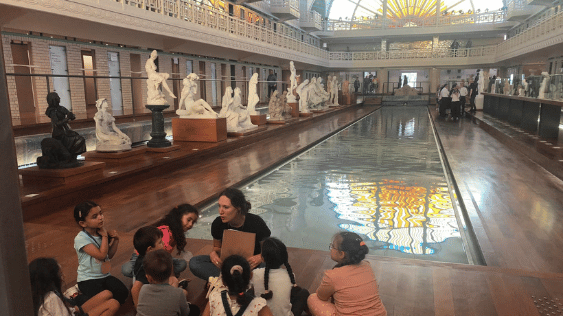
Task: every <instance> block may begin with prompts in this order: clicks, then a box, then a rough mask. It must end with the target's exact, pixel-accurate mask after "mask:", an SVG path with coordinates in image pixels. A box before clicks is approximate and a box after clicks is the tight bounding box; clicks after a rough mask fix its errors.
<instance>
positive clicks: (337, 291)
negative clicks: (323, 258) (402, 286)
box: [307, 232, 387, 316]
mask: <svg viewBox="0 0 563 316" xmlns="http://www.w3.org/2000/svg"><path fill="white" fill-rule="evenodd" d="M368 251H369V248H368V247H367V245H366V243H365V242H364V241H363V240H362V238H360V236H358V234H355V233H351V232H340V233H338V234H336V235H334V238H333V239H332V243H331V245H330V258H331V259H332V260H334V261H336V263H337V264H336V266H335V267H334V268H333V269H332V270H327V271H325V273H324V276H323V279H322V281H321V285H319V288H318V289H317V293H315V294H311V296H309V299H308V301H307V303H308V305H309V311H310V312H311V314H313V316H316V315H362V316H385V315H387V311H386V310H385V306H383V303H381V299H380V298H379V292H378V289H377V282H376V280H375V274H374V273H373V270H372V268H371V265H370V264H369V262H367V261H364V258H365V257H366V254H367V253H368ZM331 298H332V301H333V302H334V303H332V302H331Z"/></svg>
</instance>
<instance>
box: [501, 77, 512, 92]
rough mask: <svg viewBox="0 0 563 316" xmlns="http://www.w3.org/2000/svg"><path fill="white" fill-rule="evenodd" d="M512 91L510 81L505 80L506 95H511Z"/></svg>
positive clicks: (504, 89) (504, 90)
mask: <svg viewBox="0 0 563 316" xmlns="http://www.w3.org/2000/svg"><path fill="white" fill-rule="evenodd" d="M511 91H512V88H511V87H510V83H509V82H508V80H506V81H505V82H504V88H503V91H502V92H504V94H505V95H510V92H511Z"/></svg>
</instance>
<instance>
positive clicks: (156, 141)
mask: <svg viewBox="0 0 563 316" xmlns="http://www.w3.org/2000/svg"><path fill="white" fill-rule="evenodd" d="M145 107H146V108H147V109H149V110H151V112H152V132H151V140H149V142H148V143H147V147H149V148H163V147H170V146H172V143H171V142H170V141H168V140H167V139H166V132H165V131H164V115H163V114H162V111H164V110H166V109H167V108H169V107H170V105H168V104H163V105H150V104H147V105H145Z"/></svg>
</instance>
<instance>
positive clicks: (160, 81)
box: [145, 50, 176, 105]
mask: <svg viewBox="0 0 563 316" xmlns="http://www.w3.org/2000/svg"><path fill="white" fill-rule="evenodd" d="M156 57H157V52H156V50H153V51H152V52H151V56H150V57H149V59H147V62H146V63H145V71H146V72H147V77H148V79H147V89H148V90H147V104H149V105H164V104H167V101H166V99H165V96H164V94H163V93H162V92H161V91H160V86H161V85H162V88H163V89H164V90H166V91H167V92H168V94H169V95H170V96H171V97H172V98H174V99H176V96H175V95H174V93H172V91H170V88H169V87H168V84H167V83H166V80H167V79H168V77H170V75H169V74H167V73H159V72H156V65H155V63H154V61H155V59H156Z"/></svg>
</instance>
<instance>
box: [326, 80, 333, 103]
mask: <svg viewBox="0 0 563 316" xmlns="http://www.w3.org/2000/svg"><path fill="white" fill-rule="evenodd" d="M331 88H332V76H328V78H327V79H326V93H328V102H327V103H330V100H331V98H330V96H331V95H332V94H331V90H330V89H331Z"/></svg>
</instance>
